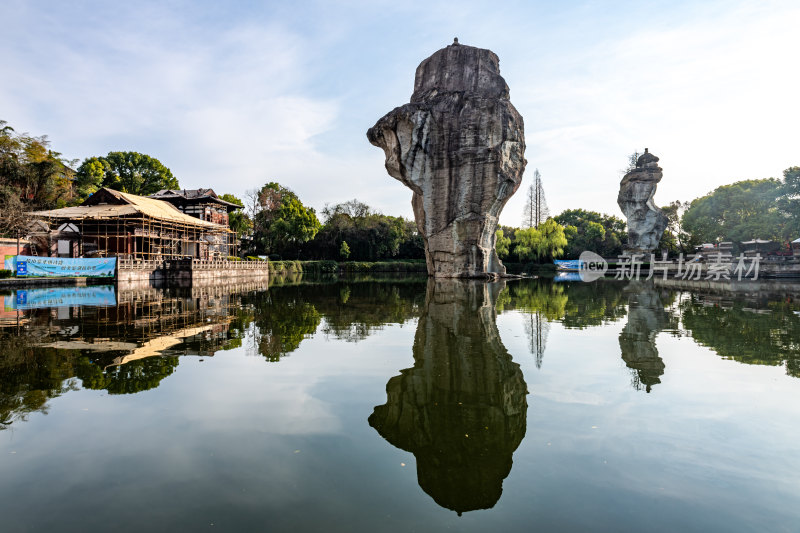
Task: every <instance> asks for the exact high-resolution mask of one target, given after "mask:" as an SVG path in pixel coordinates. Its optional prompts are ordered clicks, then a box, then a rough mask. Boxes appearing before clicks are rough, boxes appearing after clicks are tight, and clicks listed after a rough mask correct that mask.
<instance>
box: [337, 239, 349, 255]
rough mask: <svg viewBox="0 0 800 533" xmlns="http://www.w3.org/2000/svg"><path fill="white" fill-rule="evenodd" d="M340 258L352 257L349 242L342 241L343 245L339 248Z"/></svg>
mask: <svg viewBox="0 0 800 533" xmlns="http://www.w3.org/2000/svg"><path fill="white" fill-rule="evenodd" d="M339 257H341V258H342V259H347V258H348V257H350V247H349V246H347V241H342V245H341V246H340V247H339Z"/></svg>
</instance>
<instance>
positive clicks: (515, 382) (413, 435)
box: [369, 280, 528, 514]
mask: <svg viewBox="0 0 800 533" xmlns="http://www.w3.org/2000/svg"><path fill="white" fill-rule="evenodd" d="M504 286H505V283H504V282H494V283H485V282H476V281H455V280H448V281H433V280H429V281H428V285H427V290H426V298H425V306H424V308H423V310H422V313H421V316H420V319H419V324H418V326H417V332H416V337H415V339H414V346H413V349H412V351H413V355H414V367H413V368H409V369H406V370H402V371H401V372H400V375H399V376H396V377H393V378H392V379H390V380H389V382H388V383H387V385H386V392H387V401H386V404H384V405H380V406H377V407H375V409H374V412H373V413H372V415H371V416H370V417H369V424H370V425H371V426H372V427H373V428H375V429H376V430H377V431H378V433H379V434H380V435H381V436H382V437H383V438H385V439H386V440H387V441H389V442H390V443H391V444H392V445H394V446H396V447H398V448H401V449H403V450H406V451H409V452H411V453H413V454H414V456H415V457H416V461H417V481H418V483H419V485H420V487H421V488H422V489H423V490H424V491H425V492H426V493H427V494H428V495H430V496H431V497H432V498H433V499H434V501H436V503H438V504H439V505H441V506H442V507H445V508H448V509H451V510H453V511H456V512H457V513H459V514H461V513H463V512H466V511H472V510H477V509H488V508H491V507H493V506H494V505H495V504H496V503H497V501H498V500H499V498H500V495H501V494H502V486H503V480H504V479H505V478H506V477H507V476H508V474H509V472H510V471H511V465H512V454H513V453H514V451H515V450H516V449H517V447H518V446H519V444H520V443H521V442H522V439H523V437H524V436H525V428H526V413H527V400H526V394H527V392H528V391H527V385H526V384H525V380H524V379H523V375H522V371H521V370H520V367H519V365H518V364H516V363H514V362H513V361H512V359H511V356H510V355H509V353H508V351H507V350H506V348H505V347H504V346H503V344H502V342H501V340H500V336H499V334H498V331H497V325H496V308H495V303H496V301H497V296H498V294H499V293H500V291H501V290H502V289H503V288H504Z"/></svg>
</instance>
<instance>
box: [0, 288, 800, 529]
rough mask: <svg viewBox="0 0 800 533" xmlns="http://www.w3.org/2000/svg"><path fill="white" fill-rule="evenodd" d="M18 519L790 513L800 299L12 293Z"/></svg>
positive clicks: (12, 481)
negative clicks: (798, 301) (798, 300)
mask: <svg viewBox="0 0 800 533" xmlns="http://www.w3.org/2000/svg"><path fill="white" fill-rule="evenodd" d="M3 300H4V302H3V303H4V305H3V306H2V308H1V309H3V312H2V313H1V314H0V480H2V481H1V482H0V515H1V516H2V519H0V522H1V523H2V526H0V528H1V529H2V531H4V532H6V533H8V532H16V531H59V532H64V531H67V532H71V531H81V532H85V531H136V532H141V531H200V530H206V529H207V530H209V531H288V530H293V531H321V530H325V531H441V530H454V531H481V532H485V531H530V530H539V531H665V532H675V531H703V532H707V531H725V532H732V531H798V528H800V477H798V474H797V473H798V472H800V379H798V378H800V304H798V303H797V301H796V300H793V298H792V297H791V296H787V295H785V294H780V293H778V294H776V295H774V296H773V297H770V296H767V295H764V294H761V295H753V296H752V297H751V298H750V299H746V300H738V299H734V298H730V297H722V296H713V295H705V294H701V293H689V292H681V291H671V290H663V289H659V288H656V287H653V286H652V285H648V284H646V283H644V282H631V283H627V284H626V283H622V282H613V281H602V280H601V281H599V282H595V283H579V282H570V283H555V282H552V281H546V280H524V281H512V282H507V283H503V282H500V283H489V284H487V283H479V282H442V283H434V282H432V281H428V280H427V279H426V278H396V279H381V280H374V279H373V280H350V281H344V280H334V279H331V280H325V281H317V282H310V281H297V280H294V281H293V280H278V283H276V284H274V285H272V286H270V287H269V288H266V287H257V286H241V287H225V288H220V287H218V288H203V289H193V290H185V289H184V290H177V289H174V290H155V289H149V290H141V291H115V290H114V288H113V287H89V288H86V289H58V290H28V291H17V292H16V293H11V294H8V295H6V296H4V297H3Z"/></svg>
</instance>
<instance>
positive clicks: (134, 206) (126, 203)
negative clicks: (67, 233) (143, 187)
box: [31, 187, 227, 229]
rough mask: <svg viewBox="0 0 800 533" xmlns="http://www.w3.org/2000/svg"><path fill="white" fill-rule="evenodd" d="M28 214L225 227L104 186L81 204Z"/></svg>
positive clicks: (160, 203)
mask: <svg viewBox="0 0 800 533" xmlns="http://www.w3.org/2000/svg"><path fill="white" fill-rule="evenodd" d="M31 214H32V215H33V216H39V217H46V218H53V219H62V220H86V219H95V220H104V219H110V218H116V217H121V216H126V215H136V214H141V215H145V216H148V217H150V218H154V219H156V220H167V221H169V222H177V223H181V224H187V225H191V226H202V227H206V228H213V229H220V228H225V229H227V227H226V226H222V225H220V224H214V223H212V222H206V221H205V220H200V219H199V218H195V217H193V216H189V215H187V214H185V213H182V212H181V211H180V210H178V208H177V207H175V206H174V205H172V204H171V203H169V202H164V201H162V200H156V199H153V198H147V197H145V196H137V195H135V194H129V193H126V192H121V191H115V190H113V189H108V188H105V187H104V188H102V189H100V190H99V191H97V192H96V193H94V194H93V195H91V196H90V197H89V198H87V199H86V200H85V201H84V202H83V204H81V205H79V206H77V207H64V208H62V209H51V210H49V211H35V212H33V213H31Z"/></svg>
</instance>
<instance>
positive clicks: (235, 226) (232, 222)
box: [220, 194, 253, 238]
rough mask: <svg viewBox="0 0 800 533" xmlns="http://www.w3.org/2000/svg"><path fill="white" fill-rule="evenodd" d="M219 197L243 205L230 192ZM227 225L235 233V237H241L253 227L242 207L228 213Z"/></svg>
mask: <svg viewBox="0 0 800 533" xmlns="http://www.w3.org/2000/svg"><path fill="white" fill-rule="evenodd" d="M220 199H222V200H225V201H226V202H230V203H232V204H236V205H240V206H242V207H244V203H243V202H242V201H241V200H240V199H239V198H237V197H236V196H234V195H232V194H223V195H222V196H220ZM228 227H229V228H230V229H231V231H233V232H235V233H236V237H237V238H241V236H242V235H246V234H248V233H249V232H250V230H252V229H253V221H252V220H250V217H249V216H247V213H245V212H244V210H243V209H239V210H236V211H232V212H230V213H228Z"/></svg>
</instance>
